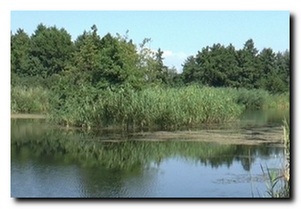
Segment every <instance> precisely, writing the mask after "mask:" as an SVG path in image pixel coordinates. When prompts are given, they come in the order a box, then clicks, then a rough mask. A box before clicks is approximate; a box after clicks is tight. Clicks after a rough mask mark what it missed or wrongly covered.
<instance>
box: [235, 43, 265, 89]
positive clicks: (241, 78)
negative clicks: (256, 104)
mask: <svg viewBox="0 0 301 209" xmlns="http://www.w3.org/2000/svg"><path fill="white" fill-rule="evenodd" d="M257 54H258V50H257V49H256V48H255V45H254V42H253V40H252V39H249V40H247V41H246V43H245V44H244V47H243V49H242V50H239V51H238V52H237V62H238V82H239V85H238V86H237V87H244V88H248V89H251V88H259V86H260V76H261V73H262V72H261V71H260V69H259V68H258V61H257V60H258V59H257Z"/></svg>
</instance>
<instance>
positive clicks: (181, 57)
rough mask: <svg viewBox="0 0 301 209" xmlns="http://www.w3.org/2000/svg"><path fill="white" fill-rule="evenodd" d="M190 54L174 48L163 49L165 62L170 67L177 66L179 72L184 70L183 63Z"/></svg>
mask: <svg viewBox="0 0 301 209" xmlns="http://www.w3.org/2000/svg"><path fill="white" fill-rule="evenodd" d="M188 56H189V54H187V53H185V52H174V51H172V50H164V51H163V58H164V64H165V65H167V66H168V67H175V68H176V69H177V72H178V73H181V72H182V68H183V67H182V64H183V63H184V61H185V60H186V58H187V57H188Z"/></svg>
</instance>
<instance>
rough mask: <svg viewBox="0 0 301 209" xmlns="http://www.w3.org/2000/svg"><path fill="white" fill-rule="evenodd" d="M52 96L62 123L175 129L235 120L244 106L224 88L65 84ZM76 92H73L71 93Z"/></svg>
mask: <svg viewBox="0 0 301 209" xmlns="http://www.w3.org/2000/svg"><path fill="white" fill-rule="evenodd" d="M62 88H65V89H60V90H59V91H58V92H59V93H60V94H59V93H56V95H60V96H59V97H56V98H57V100H53V101H56V104H54V106H53V107H54V109H53V111H54V118H56V119H58V120H59V121H61V122H62V123H63V124H70V125H75V126H98V125H108V124H113V125H116V124H119V125H122V126H124V127H128V126H131V127H133V128H135V127H138V128H142V127H151V126H159V127H162V128H172V127H174V128H176V127H179V126H194V125H197V124H200V123H216V122H224V121H229V120H235V119H237V118H238V116H239V115H240V114H241V113H242V111H243V110H244V107H243V106H241V105H239V104H236V103H235V94H233V93H229V91H227V90H226V89H214V88H199V87H196V86H190V87H185V88H178V89H176V88H167V89H164V88H160V87H156V88H148V89H144V90H142V91H136V90H134V89H131V88H124V89H123V88H121V89H107V90H98V89H96V88H94V87H92V86H90V87H87V86H78V87H77V88H76V90H73V91H72V88H68V89H66V86H65V85H62ZM75 91H76V92H75Z"/></svg>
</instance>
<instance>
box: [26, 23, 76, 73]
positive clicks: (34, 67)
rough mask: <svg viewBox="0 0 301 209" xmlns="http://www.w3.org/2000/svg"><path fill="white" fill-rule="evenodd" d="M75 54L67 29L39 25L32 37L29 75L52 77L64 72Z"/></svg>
mask: <svg viewBox="0 0 301 209" xmlns="http://www.w3.org/2000/svg"><path fill="white" fill-rule="evenodd" d="M72 52H73V43H72V41H71V36H70V35H69V34H68V33H67V31H66V30H65V29H58V28H56V27H55V26H54V27H49V28H47V27H46V26H44V25H43V24H40V25H38V27H37V29H36V31H35V32H34V34H33V35H32V37H31V45H30V55H29V56H30V60H31V62H30V67H29V69H28V70H29V75H39V76H42V77H47V76H51V75H53V74H57V73H60V72H61V71H63V70H64V68H65V67H66V65H67V63H68V62H69V61H70V58H71V55H72Z"/></svg>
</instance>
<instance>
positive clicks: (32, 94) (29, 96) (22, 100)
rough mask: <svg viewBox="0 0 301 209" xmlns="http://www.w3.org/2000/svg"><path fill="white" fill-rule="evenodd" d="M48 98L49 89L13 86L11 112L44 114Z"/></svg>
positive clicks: (47, 110) (47, 105) (47, 109)
mask: <svg viewBox="0 0 301 209" xmlns="http://www.w3.org/2000/svg"><path fill="white" fill-rule="evenodd" d="M50 98H51V96H50V91H49V90H46V89H44V88H41V87H25V86H14V87H12V88H11V112H12V113H40V114H46V113H48V112H49V99H50Z"/></svg>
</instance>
